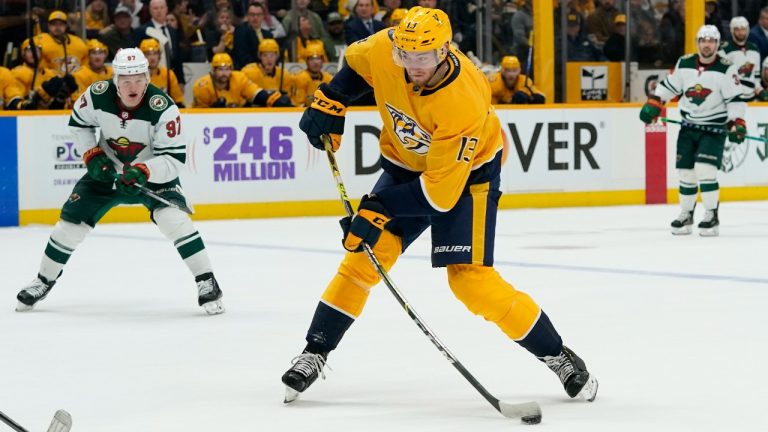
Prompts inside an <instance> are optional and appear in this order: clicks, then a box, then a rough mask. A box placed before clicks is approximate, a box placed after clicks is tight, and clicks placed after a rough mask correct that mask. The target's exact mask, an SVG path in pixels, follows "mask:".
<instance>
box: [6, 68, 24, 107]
mask: <svg viewBox="0 0 768 432" xmlns="http://www.w3.org/2000/svg"><path fill="white" fill-rule="evenodd" d="M25 95H26V93H24V88H23V87H22V85H21V83H20V82H18V81H17V80H16V79H14V78H13V74H12V73H11V71H9V70H8V69H7V68H4V67H2V66H0V109H4V108H5V107H6V106H7V105H8V104H9V103H10V102H11V101H13V100H14V99H23V98H24V96H25Z"/></svg>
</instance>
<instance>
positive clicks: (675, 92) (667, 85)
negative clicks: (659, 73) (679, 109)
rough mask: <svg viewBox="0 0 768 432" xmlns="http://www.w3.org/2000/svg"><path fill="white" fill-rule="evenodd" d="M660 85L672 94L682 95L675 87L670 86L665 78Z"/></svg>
mask: <svg viewBox="0 0 768 432" xmlns="http://www.w3.org/2000/svg"><path fill="white" fill-rule="evenodd" d="M661 85H663V86H664V87H665V88H666V89H667V90H669V91H671V92H672V93H674V94H680V93H682V92H681V91H680V90H678V89H676V88H675V86H673V85H672V84H670V83H669V81H668V80H667V79H666V78H664V81H662V82H661Z"/></svg>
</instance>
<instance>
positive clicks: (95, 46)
mask: <svg viewBox="0 0 768 432" xmlns="http://www.w3.org/2000/svg"><path fill="white" fill-rule="evenodd" d="M93 51H104V53H105V54H109V48H107V46H106V45H104V44H103V43H101V42H100V41H99V40H98V39H88V52H93Z"/></svg>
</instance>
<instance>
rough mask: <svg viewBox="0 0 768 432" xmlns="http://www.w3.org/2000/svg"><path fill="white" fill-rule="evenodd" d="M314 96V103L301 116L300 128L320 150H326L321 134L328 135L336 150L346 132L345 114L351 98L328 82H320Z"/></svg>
mask: <svg viewBox="0 0 768 432" xmlns="http://www.w3.org/2000/svg"><path fill="white" fill-rule="evenodd" d="M314 97H315V98H314V100H313V101H312V105H310V106H309V108H307V109H306V110H304V114H303V115H302V116H301V120H300V121H299V128H300V129H301V130H302V131H304V133H306V134H307V138H308V139H309V143H310V144H312V146H313V147H315V148H316V149H319V150H325V145H324V144H323V141H322V140H321V139H320V135H328V136H329V137H330V138H331V147H332V149H333V151H336V150H338V149H339V146H340V145H341V135H342V134H343V133H344V116H345V115H346V114H347V105H348V103H349V98H348V97H346V96H344V95H343V94H341V93H339V92H337V91H336V90H334V89H333V88H332V87H331V86H329V85H328V84H326V83H323V84H320V87H318V89H317V90H315V94H314Z"/></svg>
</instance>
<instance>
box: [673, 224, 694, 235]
mask: <svg viewBox="0 0 768 432" xmlns="http://www.w3.org/2000/svg"><path fill="white" fill-rule="evenodd" d="M691 232H693V228H692V227H691V226H690V225H686V226H684V227H682V228H672V235H688V234H690V233H691Z"/></svg>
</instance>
